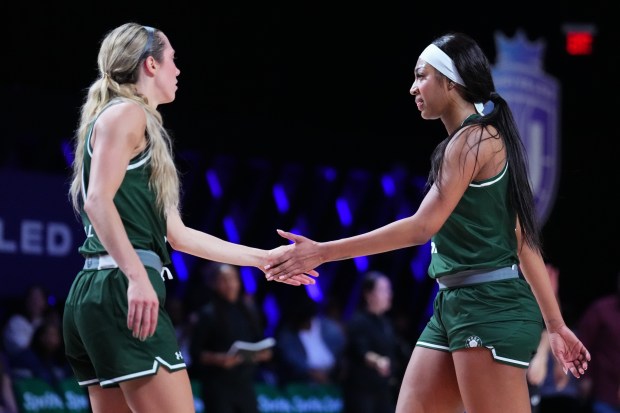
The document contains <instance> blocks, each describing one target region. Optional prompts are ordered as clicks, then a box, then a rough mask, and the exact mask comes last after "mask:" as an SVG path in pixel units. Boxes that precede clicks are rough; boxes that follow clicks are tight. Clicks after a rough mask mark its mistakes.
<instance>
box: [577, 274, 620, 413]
mask: <svg viewBox="0 0 620 413" xmlns="http://www.w3.org/2000/svg"><path fill="white" fill-rule="evenodd" d="M614 287H615V291H614V292H613V293H612V294H609V295H606V296H603V297H600V298H598V299H596V300H595V301H594V302H592V304H590V306H589V307H588V308H587V309H586V311H585V312H584V313H583V315H582V316H581V319H580V321H579V325H578V330H577V331H578V334H579V337H580V338H581V341H582V342H583V344H584V345H586V346H587V347H588V348H589V349H590V350H591V351H592V354H595V355H596V357H594V358H593V359H592V361H591V362H590V368H589V369H588V377H586V378H584V382H583V385H584V387H585V391H586V394H587V395H588V397H589V401H590V403H591V409H592V413H620V271H619V272H618V274H617V275H616V279H615V285H614Z"/></svg>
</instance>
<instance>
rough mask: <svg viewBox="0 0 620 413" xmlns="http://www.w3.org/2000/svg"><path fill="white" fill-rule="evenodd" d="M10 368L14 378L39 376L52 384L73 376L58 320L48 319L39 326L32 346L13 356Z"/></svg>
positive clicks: (33, 336) (55, 384) (54, 384)
mask: <svg viewBox="0 0 620 413" xmlns="http://www.w3.org/2000/svg"><path fill="white" fill-rule="evenodd" d="M10 368H11V374H12V376H13V378H21V377H24V378H27V377H37V378H40V379H43V380H45V381H47V382H48V383H49V384H51V385H52V386H57V385H58V384H59V382H60V381H62V380H64V379H66V378H68V377H72V371H71V368H70V367H69V363H68V362H67V359H66V357H65V352H64V343H63V341H62V332H61V330H60V324H59V323H58V321H56V320H47V321H45V322H44V323H43V324H41V325H40V326H39V327H37V329H36V330H35V331H34V334H33V335H32V340H31V342H30V346H29V347H28V348H26V349H25V350H22V351H20V352H19V353H17V354H15V355H14V356H13V357H11V359H10Z"/></svg>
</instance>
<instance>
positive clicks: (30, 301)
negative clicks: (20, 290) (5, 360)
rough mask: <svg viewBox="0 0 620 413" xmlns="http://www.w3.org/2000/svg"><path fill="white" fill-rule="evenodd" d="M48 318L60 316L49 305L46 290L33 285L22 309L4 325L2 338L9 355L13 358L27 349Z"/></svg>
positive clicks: (21, 303) (22, 303)
mask: <svg viewBox="0 0 620 413" xmlns="http://www.w3.org/2000/svg"><path fill="white" fill-rule="evenodd" d="M46 317H50V318H57V317H58V315H57V314H56V313H55V311H54V309H53V308H52V307H50V305H49V303H48V297H47V291H46V290H45V288H43V286H41V285H32V286H31V287H30V288H28V290H27V291H26V295H25V297H24V300H23V301H22V302H20V308H19V309H18V310H17V311H15V312H14V313H12V314H11V315H10V316H9V318H8V319H7V321H6V323H5V325H4V329H3V332H2V336H3V337H2V338H3V343H4V349H5V351H6V353H7V355H9V356H13V355H15V354H18V353H19V352H21V351H22V350H25V349H27V348H28V346H29V345H30V340H31V338H32V335H33V334H34V331H35V330H36V329H37V327H39V326H40V325H41V324H43V322H44V320H45V318H46Z"/></svg>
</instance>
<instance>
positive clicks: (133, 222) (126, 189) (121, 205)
mask: <svg viewBox="0 0 620 413" xmlns="http://www.w3.org/2000/svg"><path fill="white" fill-rule="evenodd" d="M120 102H121V101H120V100H116V101H113V102H111V103H110V104H109V105H108V106H106V107H105V108H103V109H102V110H101V112H99V114H98V115H97V117H98V116H99V115H101V113H102V112H103V111H104V110H106V109H107V108H109V107H110V106H112V105H114V104H116V103H120ZM96 120H97V118H95V120H93V122H92V123H91V124H90V127H89V129H88V132H87V136H86V144H85V148H84V158H83V170H82V199H86V193H87V191H88V179H89V176H90V168H91V160H92V147H91V143H90V140H91V137H92V133H93V129H94V125H95V122H96ZM150 159H151V152H150V150H149V149H148V148H147V149H146V150H144V151H143V152H142V153H140V154H138V155H137V156H135V157H134V158H133V159H131V161H130V162H129V165H128V166H127V171H126V172H125V177H124V178H123V182H122V183H121V185H120V187H119V188H118V191H117V192H116V194H115V195H114V205H115V206H116V209H117V210H118V212H119V215H120V217H121V220H122V222H123V226H124V227H125V231H126V232H127V236H128V237H129V241H130V242H131V245H133V247H134V248H135V249H144V250H151V251H154V252H155V253H156V254H157V255H159V257H160V258H161V260H162V263H163V265H164V266H165V265H168V264H170V255H169V253H168V249H167V246H166V219H165V217H164V215H163V214H162V213H161V212H160V210H159V209H158V207H157V202H156V194H155V191H154V190H152V189H151V187H150V185H149V179H150V176H151V164H150V162H149V161H150ZM80 215H81V217H82V224H83V225H84V231H85V232H86V240H85V241H84V243H83V244H82V245H81V246H80V247H79V249H78V251H79V252H80V253H81V254H82V255H85V256H87V255H97V254H106V253H107V251H106V250H105V248H104V246H103V244H102V243H101V241H100V240H99V237H98V236H97V234H96V233H95V229H94V228H93V226H92V224H91V222H90V219H89V218H88V215H87V214H86V212H85V211H84V208H83V207H82V208H81V209H80Z"/></svg>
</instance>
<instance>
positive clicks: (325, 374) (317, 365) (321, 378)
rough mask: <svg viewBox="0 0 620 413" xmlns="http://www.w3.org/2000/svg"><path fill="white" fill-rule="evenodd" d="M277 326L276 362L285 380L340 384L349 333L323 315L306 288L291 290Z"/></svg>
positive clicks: (283, 380)
mask: <svg viewBox="0 0 620 413" xmlns="http://www.w3.org/2000/svg"><path fill="white" fill-rule="evenodd" d="M289 298H290V302H289V305H287V306H284V307H283V310H282V314H283V317H282V319H281V320H280V323H279V325H278V326H277V328H276V365H277V375H278V378H279V380H280V382H281V383H290V382H297V383H306V384H333V383H339V382H340V379H341V376H340V373H341V372H342V355H343V353H344V349H345V345H346V340H347V338H346V333H345V331H344V329H343V327H342V325H341V324H340V323H338V322H337V321H336V320H334V319H333V318H331V317H326V316H324V315H323V314H320V311H319V306H318V304H317V303H316V302H315V301H314V300H312V298H310V297H309V296H308V295H307V292H306V290H305V289H299V290H295V291H292V292H291V295H290V296H289Z"/></svg>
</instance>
